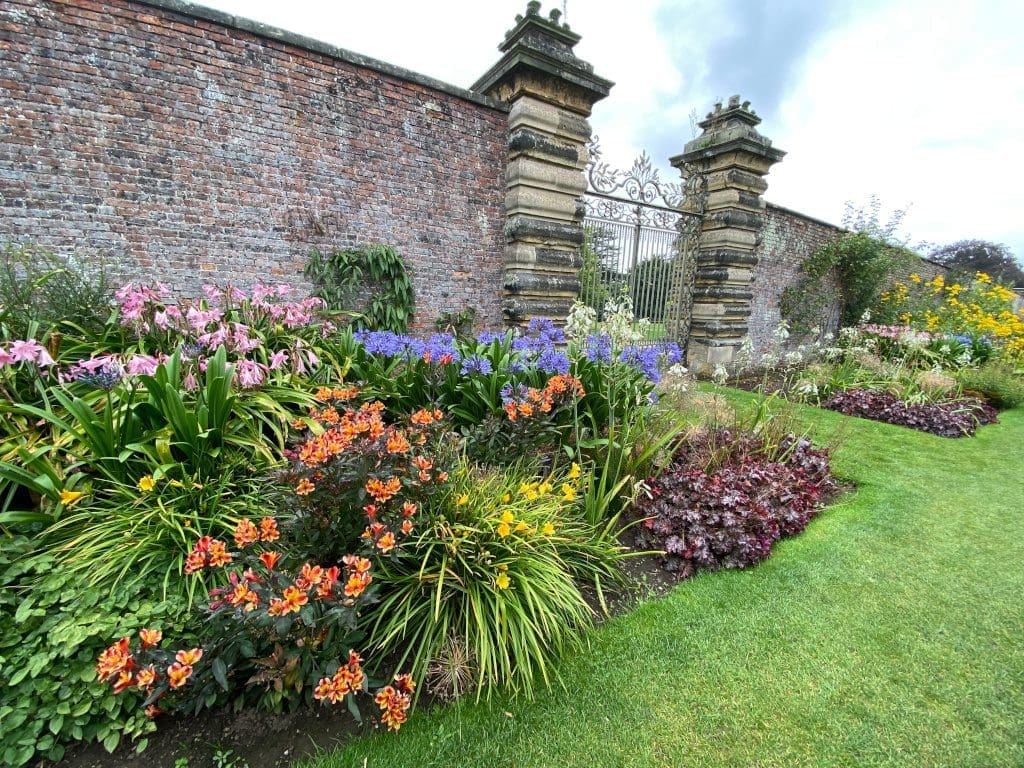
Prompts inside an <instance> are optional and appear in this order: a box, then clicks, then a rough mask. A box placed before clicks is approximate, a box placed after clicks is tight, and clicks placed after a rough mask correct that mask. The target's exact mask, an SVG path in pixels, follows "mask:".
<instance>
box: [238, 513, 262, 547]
mask: <svg viewBox="0 0 1024 768" xmlns="http://www.w3.org/2000/svg"><path fill="white" fill-rule="evenodd" d="M259 538H260V532H259V530H258V529H257V528H256V525H255V523H253V521H252V520H248V519H245V518H243V519H242V520H239V521H238V525H236V526H235V544H237V545H238V548H239V549H245V548H246V547H247V546H249V545H250V544H252V543H253V542H255V541H258V540H259Z"/></svg>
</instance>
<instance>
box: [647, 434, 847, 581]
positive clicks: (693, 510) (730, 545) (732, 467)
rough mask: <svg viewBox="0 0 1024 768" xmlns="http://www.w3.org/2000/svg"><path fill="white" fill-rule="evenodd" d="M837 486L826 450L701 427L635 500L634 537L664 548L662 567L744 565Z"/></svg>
mask: <svg viewBox="0 0 1024 768" xmlns="http://www.w3.org/2000/svg"><path fill="white" fill-rule="evenodd" d="M837 490H838V487H837V485H836V483H835V480H834V479H833V478H832V475H831V472H830V470H829V463H828V453H827V452H826V451H823V450H817V449H815V448H813V447H812V446H811V443H810V441H809V440H807V439H804V438H797V437H795V436H788V437H786V438H785V439H784V440H783V441H782V442H781V443H779V444H778V445H777V446H774V447H772V448H771V449H769V446H768V445H767V444H766V443H765V442H764V441H763V440H760V439H758V438H756V437H754V436H752V435H749V434H747V435H745V434H741V433H737V432H735V431H732V430H718V431H713V432H707V433H705V434H704V435H702V436H700V437H699V438H696V439H693V440H691V441H690V442H689V443H687V444H685V445H684V446H683V447H682V448H681V449H680V450H679V451H678V452H677V453H676V455H675V456H674V457H673V460H672V463H671V464H670V465H669V466H668V468H667V469H666V470H665V472H663V473H662V474H661V475H660V476H659V477H658V478H656V479H655V480H653V481H652V482H651V484H650V496H649V498H646V499H643V500H641V501H640V502H638V504H637V512H638V514H639V515H641V516H643V518H644V520H643V526H642V527H641V528H640V529H639V533H638V534H637V537H636V544H637V546H638V547H639V548H649V549H655V550H663V551H664V552H665V554H664V558H663V563H664V567H665V569H666V570H668V571H672V572H674V573H677V574H679V576H680V577H687V576H690V575H692V574H693V573H694V572H695V571H697V570H698V569H705V570H717V569H719V568H746V567H748V566H751V565H754V564H756V563H758V562H760V561H761V560H763V559H765V558H766V557H768V555H769V554H770V552H771V548H772V545H773V544H774V543H775V542H776V541H778V540H779V539H780V538H781V537H783V536H793V535H795V534H797V533H799V532H800V531H802V530H803V529H804V528H805V527H806V526H807V523H808V522H809V521H810V520H811V518H812V517H814V515H816V514H817V513H818V511H819V510H820V508H821V505H822V504H823V503H824V502H825V501H827V500H829V499H830V498H831V497H832V496H833V495H834V494H835V493H836V492H837Z"/></svg>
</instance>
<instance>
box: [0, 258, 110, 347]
mask: <svg viewBox="0 0 1024 768" xmlns="http://www.w3.org/2000/svg"><path fill="white" fill-rule="evenodd" d="M111 298H112V297H111V288H110V283H109V281H108V278H107V274H106V270H105V268H104V266H103V265H102V264H95V265H90V266H86V265H84V264H82V263H81V262H79V261H78V260H76V259H75V258H74V257H61V256H57V255H56V254H53V253H50V252H49V251H46V250H44V249H42V248H37V247H34V246H30V245H18V244H16V243H8V244H6V245H5V246H4V249H3V251H2V252H0V326H3V327H4V329H5V331H6V334H5V335H6V337H7V338H9V339H24V338H31V336H30V334H29V333H28V329H29V326H31V325H32V324H37V325H38V326H40V327H41V328H42V330H44V331H48V330H50V329H52V328H54V327H56V326H58V325H61V324H63V325H65V326H71V327H74V328H77V329H79V330H80V331H82V332H84V333H86V334H92V333H98V332H100V331H101V330H102V329H103V327H104V326H105V325H106V323H107V321H108V320H109V318H110V316H111V313H112V309H113V308H112V303H111Z"/></svg>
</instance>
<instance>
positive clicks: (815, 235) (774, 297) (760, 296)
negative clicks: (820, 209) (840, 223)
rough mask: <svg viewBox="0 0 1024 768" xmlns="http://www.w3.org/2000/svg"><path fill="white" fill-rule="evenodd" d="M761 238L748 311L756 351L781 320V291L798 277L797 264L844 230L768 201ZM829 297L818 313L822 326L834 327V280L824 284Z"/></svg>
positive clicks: (836, 313)
mask: <svg viewBox="0 0 1024 768" xmlns="http://www.w3.org/2000/svg"><path fill="white" fill-rule="evenodd" d="M764 214H765V218H764V228H763V229H762V230H761V242H760V244H759V245H758V246H757V248H756V249H755V251H754V253H755V254H756V255H757V267H756V268H755V270H754V285H753V292H754V298H753V300H752V301H751V308H750V309H751V311H750V338H751V341H752V342H753V344H754V349H755V353H757V354H760V352H761V351H762V350H764V349H766V348H767V347H768V346H769V345H770V343H771V338H772V333H773V331H774V330H775V329H776V328H777V327H778V325H779V323H780V322H781V320H782V314H781V313H780V311H779V300H780V299H781V298H782V292H783V291H784V290H785V289H786V288H787V287H788V286H791V285H796V284H797V283H798V282H799V281H800V277H801V273H800V265H801V264H803V263H804V261H806V260H807V259H809V258H810V257H811V256H812V255H814V252H815V251H817V250H818V249H819V248H821V247H822V246H823V245H825V244H826V243H827V242H829V240H831V239H833V238H835V237H837V236H838V235H839V234H840V233H841V232H842V231H843V230H842V228H840V227H837V226H835V225H833V224H827V223H826V222H824V221H819V220H817V219H812V218H810V217H808V216H804V215H803V214H800V213H797V212H796V211H791V210H789V209H788V208H782V207H781V206H777V205H772V204H771V203H768V205H767V206H766V208H765V212H764ZM822 288H823V290H824V291H825V292H826V293H828V294H829V296H830V297H833V298H831V299H830V300H829V301H827V302H826V305H827V306H826V309H825V311H824V313H823V314H822V317H821V322H822V324H823V327H825V328H828V329H830V330H835V327H836V325H837V324H838V322H839V304H838V300H837V299H836V298H834V297H836V295H837V294H836V291H837V285H836V284H835V283H831V284H827V283H826V284H823V286H822Z"/></svg>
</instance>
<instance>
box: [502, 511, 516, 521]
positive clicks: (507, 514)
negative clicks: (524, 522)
mask: <svg viewBox="0 0 1024 768" xmlns="http://www.w3.org/2000/svg"><path fill="white" fill-rule="evenodd" d="M515 519H516V516H515V515H513V514H512V513H511V512H509V511H508V510H505V511H504V512H502V513H501V522H503V523H509V524H511V523H512V521H513V520H515Z"/></svg>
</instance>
